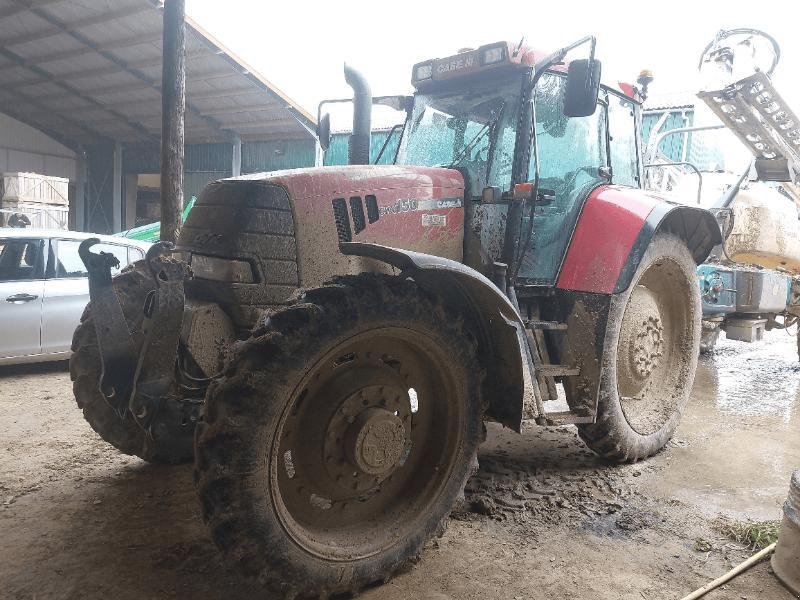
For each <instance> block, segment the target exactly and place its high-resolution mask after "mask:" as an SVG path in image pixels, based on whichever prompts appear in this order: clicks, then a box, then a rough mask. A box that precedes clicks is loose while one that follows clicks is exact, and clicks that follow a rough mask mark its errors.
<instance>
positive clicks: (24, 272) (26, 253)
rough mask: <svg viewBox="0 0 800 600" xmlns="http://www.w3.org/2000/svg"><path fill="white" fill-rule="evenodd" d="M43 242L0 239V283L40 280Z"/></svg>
mask: <svg viewBox="0 0 800 600" xmlns="http://www.w3.org/2000/svg"><path fill="white" fill-rule="evenodd" d="M43 253H44V240H41V239H24V240H23V239H15V238H8V239H0V281H26V280H31V279H41V278H42V276H43V271H44V260H43V259H44V257H43Z"/></svg>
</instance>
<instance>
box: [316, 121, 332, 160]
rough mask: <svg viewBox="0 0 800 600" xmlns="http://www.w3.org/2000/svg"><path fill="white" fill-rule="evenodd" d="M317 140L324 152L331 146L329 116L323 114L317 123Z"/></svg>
mask: <svg viewBox="0 0 800 600" xmlns="http://www.w3.org/2000/svg"><path fill="white" fill-rule="evenodd" d="M317 139H319V145H320V147H321V148H322V151H323V152H325V151H326V150H327V149H328V148H329V147H330V145H331V115H330V113H325V114H324V115H322V117H320V120H319V123H317Z"/></svg>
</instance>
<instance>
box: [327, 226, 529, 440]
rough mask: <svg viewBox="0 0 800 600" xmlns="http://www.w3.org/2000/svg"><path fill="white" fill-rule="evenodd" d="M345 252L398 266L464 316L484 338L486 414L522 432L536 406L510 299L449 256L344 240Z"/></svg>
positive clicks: (526, 356) (517, 317)
mask: <svg viewBox="0 0 800 600" xmlns="http://www.w3.org/2000/svg"><path fill="white" fill-rule="evenodd" d="M339 249H340V251H341V252H342V254H345V255H350V256H363V257H368V258H372V259H374V260H377V261H380V262H383V263H386V264H389V265H392V266H394V267H397V268H398V269H400V270H401V271H402V275H403V276H406V277H411V278H413V279H414V281H416V282H417V283H418V284H419V285H420V286H422V287H423V288H424V289H426V290H429V291H431V292H432V293H434V294H437V295H438V296H439V297H441V298H443V299H444V301H445V302H446V303H447V304H448V305H450V306H454V307H457V308H458V309H460V310H461V311H462V312H463V313H464V316H465V317H466V319H467V323H468V324H469V325H470V327H471V328H472V330H473V332H474V333H475V334H476V336H477V337H478V352H479V358H480V360H481V362H482V364H483V366H484V368H485V369H486V378H485V380H484V388H485V389H486V390H487V391H488V390H490V393H488V394H484V397H487V398H488V399H489V404H488V406H487V410H486V414H487V416H488V417H490V418H491V419H493V420H496V421H498V422H499V423H502V424H503V425H505V426H507V427H510V428H511V429H514V430H515V431H520V429H521V425H522V413H523V406H525V407H529V406H532V407H535V406H536V403H535V400H534V392H533V383H532V380H531V376H530V374H531V364H532V363H531V357H530V351H529V349H528V342H527V338H526V334H525V326H524V324H523V323H522V319H521V318H520V315H519V313H518V312H517V310H516V308H515V307H514V305H513V304H511V302H510V301H509V299H508V298H507V297H506V295H505V294H503V292H501V291H500V290H499V289H498V288H497V286H495V285H494V284H493V283H492V282H491V281H489V279H487V278H486V277H484V276H483V275H481V274H480V273H478V272H477V271H475V270H474V269H471V268H469V267H467V266H465V265H463V264H461V263H459V262H456V261H454V260H449V259H447V258H441V257H439V256H433V255H430V254H422V253H419V252H411V251H409V250H401V249H398V248H390V247H388V246H381V245H379V244H369V243H360V242H343V243H341V244H339Z"/></svg>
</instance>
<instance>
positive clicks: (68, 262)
mask: <svg viewBox="0 0 800 600" xmlns="http://www.w3.org/2000/svg"><path fill="white" fill-rule="evenodd" d="M80 244H81V242H80V240H58V242H57V243H56V261H55V277H56V278H57V279H64V278H73V277H87V276H88V275H89V274H88V272H87V271H86V267H85V266H84V264H83V261H82V260H81V257H80V255H79V254H78V246H80ZM92 252H110V253H111V254H113V255H114V256H116V257H117V260H119V266H118V267H114V268H112V269H111V275H117V274H118V273H119V272H120V271H121V270H122V268H123V267H124V266H125V265H127V264H128V248H127V247H125V246H116V245H114V244H97V245H96V246H92Z"/></svg>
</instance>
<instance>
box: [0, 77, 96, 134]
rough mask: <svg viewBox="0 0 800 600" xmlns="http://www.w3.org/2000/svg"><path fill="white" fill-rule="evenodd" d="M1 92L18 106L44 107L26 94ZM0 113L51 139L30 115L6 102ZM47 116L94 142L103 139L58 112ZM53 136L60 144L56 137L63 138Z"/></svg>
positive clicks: (8, 91)
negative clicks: (10, 97) (12, 99)
mask: <svg viewBox="0 0 800 600" xmlns="http://www.w3.org/2000/svg"><path fill="white" fill-rule="evenodd" d="M3 92H4V93H6V94H9V95H10V96H12V97H16V99H17V100H18V101H21V103H20V104H19V106H26V105H27V106H34V107H36V108H38V109H42V110H44V109H45V107H44V106H42V105H41V104H39V102H38V100H37V99H36V97H35V96H29V95H28V94H24V93H22V92H18V91H11V90H7V89H6V90H3ZM0 111H2V112H4V113H6V114H8V115H11V116H12V117H14V118H15V119H18V120H20V121H22V122H23V123H25V124H26V125H30V126H31V127H34V128H36V129H40V130H41V131H43V132H44V133H47V135H50V137H53V136H52V135H51V134H50V132H48V131H47V130H46V129H44V128H42V127H41V126H40V125H37V124H36V123H37V122H36V121H34V120H32V119H31V118H30V115H28V114H26V113H24V112H20V111H18V110H15V109H14V107H13V106H11V107H9V106H7V104H6V102H0ZM16 115H19V116H16ZM47 115H49V116H51V117H53V116H54V117H56V118H57V119H58V120H60V121H63V122H64V123H66V124H68V125H69V126H70V127H73V128H75V129H77V130H79V131H82V132H84V134H86V135H87V136H88V137H90V138H92V139H93V140H94V142H97V141H100V139H101V138H103V137H104V136H103V135H102V134H101V133H100V132H99V131H96V130H94V129H92V128H91V127H88V126H87V125H85V124H84V123H81V122H80V121H75V120H73V119H70V118H69V117H65V116H64V115H62V114H60V113H58V112H55V111H53V110H49V111H47ZM45 127H46V126H45ZM54 135H56V136H57V137H53V139H55V140H56V141H58V142H59V143H61V142H60V141H59V139H58V137H62V138H63V137H64V136H63V135H60V134H57V133H54ZM65 145H66V144H65Z"/></svg>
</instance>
